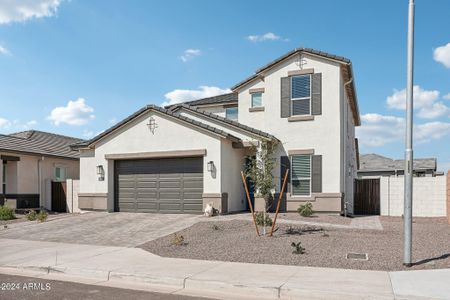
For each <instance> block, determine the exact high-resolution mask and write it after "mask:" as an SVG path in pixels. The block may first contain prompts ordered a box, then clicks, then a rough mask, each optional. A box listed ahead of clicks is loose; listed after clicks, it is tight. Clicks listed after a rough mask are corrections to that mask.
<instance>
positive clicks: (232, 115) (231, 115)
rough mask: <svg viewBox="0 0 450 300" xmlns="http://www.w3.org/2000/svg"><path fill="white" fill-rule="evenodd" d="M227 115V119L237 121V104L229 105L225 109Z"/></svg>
mask: <svg viewBox="0 0 450 300" xmlns="http://www.w3.org/2000/svg"><path fill="white" fill-rule="evenodd" d="M225 117H226V118H227V119H230V120H235V121H237V119H238V108H237V106H235V107H228V108H227V109H225Z"/></svg>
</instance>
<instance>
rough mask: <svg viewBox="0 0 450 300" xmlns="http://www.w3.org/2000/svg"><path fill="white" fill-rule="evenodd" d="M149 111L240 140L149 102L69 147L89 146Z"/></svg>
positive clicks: (224, 136) (235, 140)
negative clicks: (117, 121) (115, 122)
mask: <svg viewBox="0 0 450 300" xmlns="http://www.w3.org/2000/svg"><path fill="white" fill-rule="evenodd" d="M149 111H156V112H160V113H162V114H164V115H167V116H170V117H173V118H175V119H177V120H180V121H182V122H185V123H187V124H190V125H194V126H195V127H198V128H200V129H203V130H206V131H208V132H211V133H213V134H216V135H218V136H221V137H223V138H226V139H229V140H231V141H233V142H241V140H240V139H239V138H238V137H235V136H234V135H231V134H229V133H227V132H225V131H223V130H221V129H218V128H215V127H213V126H209V125H207V124H203V123H201V122H198V121H196V120H193V119H190V118H188V117H185V116H180V115H178V114H176V113H174V112H173V111H171V110H168V109H165V108H162V107H159V106H157V105H154V104H151V105H146V106H144V107H143V108H141V109H140V110H138V111H136V112H135V113H133V114H131V115H130V116H128V117H127V118H125V119H123V120H122V121H120V122H119V123H117V124H116V125H114V126H112V127H110V128H109V129H107V130H105V131H104V132H102V133H100V134H99V135H97V136H95V137H93V138H92V139H90V140H88V141H84V142H80V143H75V144H73V145H71V147H72V149H80V148H86V147H90V146H91V145H93V144H94V143H96V142H98V141H99V140H101V139H102V138H104V137H106V136H107V135H109V134H111V133H112V132H114V131H116V130H117V129H119V128H121V127H122V126H124V125H126V124H128V123H129V122H131V121H132V120H134V119H135V118H137V117H139V116H140V115H142V114H144V113H146V112H149Z"/></svg>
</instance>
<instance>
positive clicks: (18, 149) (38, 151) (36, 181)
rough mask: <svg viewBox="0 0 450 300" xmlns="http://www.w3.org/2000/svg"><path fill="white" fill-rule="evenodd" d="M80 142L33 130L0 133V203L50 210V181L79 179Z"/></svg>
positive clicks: (21, 207)
mask: <svg viewBox="0 0 450 300" xmlns="http://www.w3.org/2000/svg"><path fill="white" fill-rule="evenodd" d="M80 141H81V140H80V139H76V138H72V137H67V136H62V135H57V134H53V133H47V132H42V131H36V130H29V131H23V132H18V133H12V134H8V135H5V134H0V160H1V166H0V182H1V186H0V204H3V203H4V202H5V199H6V200H7V201H8V202H12V204H11V205H13V206H16V208H17V209H25V208H40V207H45V208H47V209H51V207H50V206H51V204H50V202H51V201H50V198H51V191H50V188H49V185H50V182H51V181H64V180H66V178H72V179H78V178H79V158H78V157H79V154H78V152H77V151H73V150H72V149H71V148H70V146H69V145H70V144H73V143H76V142H80Z"/></svg>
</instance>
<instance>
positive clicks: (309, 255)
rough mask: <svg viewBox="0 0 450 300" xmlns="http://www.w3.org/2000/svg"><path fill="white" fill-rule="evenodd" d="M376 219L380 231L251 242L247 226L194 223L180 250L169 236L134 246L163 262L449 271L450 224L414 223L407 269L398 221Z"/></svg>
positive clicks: (294, 233)
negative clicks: (299, 249)
mask: <svg viewBox="0 0 450 300" xmlns="http://www.w3.org/2000/svg"><path fill="white" fill-rule="evenodd" d="M380 219H381V222H382V225H383V228H384V229H383V230H367V229H341V228H330V227H327V228H321V227H320V226H310V225H291V226H289V225H288V224H280V225H279V227H278V230H277V231H276V233H275V234H274V237H272V238H270V237H257V236H256V233H255V228H254V226H253V224H252V223H251V222H248V221H243V220H233V221H218V222H199V223H197V224H195V225H193V226H191V227H189V228H187V229H185V230H182V231H179V232H178V233H177V234H178V236H180V235H181V236H183V237H184V242H183V243H182V245H174V244H173V241H174V235H169V236H165V237H162V238H159V239H157V240H154V241H151V242H148V243H145V244H143V245H140V246H139V247H140V248H143V249H145V250H147V251H149V252H152V253H155V254H157V255H160V256H164V257H178V258H191V259H203V260H219V261H234V262H248V263H264V264H280V265H300V266H314V267H330V268H347V269H367V270H415V269H432V268H449V267H450V225H448V224H447V222H446V219H445V218H417V219H414V224H413V242H414V243H413V258H414V260H415V262H417V263H416V265H414V266H413V267H412V268H405V267H403V266H402V261H403V260H402V249H403V237H402V228H403V227H402V226H403V223H402V219H401V218H392V217H380ZM277 226H278V225H277ZM289 228H290V229H289ZM268 230H270V228H269V227H268ZM260 231H261V230H260ZM292 242H295V243H297V242H301V245H302V246H303V247H304V248H305V251H306V253H305V254H293V253H292V251H293V250H294V248H293V247H292V246H291V243H292ZM349 252H353V253H367V254H368V256H369V259H368V260H367V261H357V260H348V259H346V254H347V253H349Z"/></svg>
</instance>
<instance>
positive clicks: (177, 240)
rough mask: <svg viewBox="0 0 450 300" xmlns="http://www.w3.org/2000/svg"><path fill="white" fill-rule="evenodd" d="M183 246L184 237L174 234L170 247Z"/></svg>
mask: <svg viewBox="0 0 450 300" xmlns="http://www.w3.org/2000/svg"><path fill="white" fill-rule="evenodd" d="M184 244H185V242H184V236H182V235H181V234H180V235H179V234H176V233H174V234H173V236H172V245H175V246H182V245H184Z"/></svg>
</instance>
